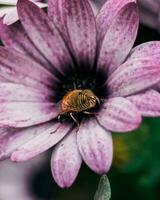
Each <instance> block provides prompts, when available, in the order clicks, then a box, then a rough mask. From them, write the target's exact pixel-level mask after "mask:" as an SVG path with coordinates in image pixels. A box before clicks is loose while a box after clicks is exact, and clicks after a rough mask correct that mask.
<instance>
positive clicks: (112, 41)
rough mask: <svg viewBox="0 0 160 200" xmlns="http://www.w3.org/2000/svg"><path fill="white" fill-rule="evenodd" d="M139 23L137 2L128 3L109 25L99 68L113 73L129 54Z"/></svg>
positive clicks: (101, 50) (102, 47) (100, 54)
mask: <svg viewBox="0 0 160 200" xmlns="http://www.w3.org/2000/svg"><path fill="white" fill-rule="evenodd" d="M138 24H139V16H138V9H137V5H136V4H135V3H130V4H127V5H126V6H124V7H123V9H121V10H120V12H119V13H118V14H117V15H116V16H115V17H114V18H113V20H112V23H110V26H109V27H108V29H107V31H106V34H105V36H104V39H103V41H102V46H101V48H100V53H99V58H98V68H101V69H105V70H106V71H108V73H112V72H113V71H114V70H115V69H116V68H117V67H118V66H119V65H120V64H121V63H122V62H123V61H124V60H125V58H126V57H127V55H128V54H129V52H130V50H131V48H132V46H133V44H134V42H135V38H136V35H137V30H138Z"/></svg>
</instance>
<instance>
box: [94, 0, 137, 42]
mask: <svg viewBox="0 0 160 200" xmlns="http://www.w3.org/2000/svg"><path fill="white" fill-rule="evenodd" d="M132 2H136V0H107V1H106V3H105V4H104V5H103V7H102V8H101V10H100V11H99V13H98V15H97V19H96V20H97V31H98V38H100V40H101V41H102V40H103V37H104V36H105V34H106V31H107V30H108V28H109V27H110V26H111V24H112V21H113V19H114V18H115V17H116V15H117V14H118V13H119V12H120V10H121V9H122V8H124V7H125V6H126V5H128V4H130V3H132Z"/></svg>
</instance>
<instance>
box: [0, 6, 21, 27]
mask: <svg viewBox="0 0 160 200" xmlns="http://www.w3.org/2000/svg"><path fill="white" fill-rule="evenodd" d="M17 20H18V13H17V8H16V7H13V8H12V10H11V11H9V12H8V13H7V14H6V15H5V17H4V18H3V23H4V24H6V25H10V24H13V23H14V22H16V21H17Z"/></svg>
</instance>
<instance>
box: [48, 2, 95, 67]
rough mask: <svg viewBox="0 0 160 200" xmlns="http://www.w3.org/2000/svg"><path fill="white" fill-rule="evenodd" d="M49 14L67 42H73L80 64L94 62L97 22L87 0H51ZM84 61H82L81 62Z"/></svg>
mask: <svg viewBox="0 0 160 200" xmlns="http://www.w3.org/2000/svg"><path fill="white" fill-rule="evenodd" d="M48 9H49V16H50V18H51V19H52V20H53V21H54V23H55V24H56V26H57V27H58V28H59V30H60V32H61V33H62V34H63V37H64V38H65V39H66V41H67V42H71V46H72V47H73V49H74V54H75V56H76V59H77V60H78V63H79V64H83V62H86V61H88V64H93V62H94V58H95V50H96V24H95V20H94V14H93V12H92V9H91V6H90V4H89V2H88V1H86V0H78V1H77V0H59V1H52V0H50V1H49V8H48ZM81 62H82V63H81Z"/></svg>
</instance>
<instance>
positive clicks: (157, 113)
mask: <svg viewBox="0 0 160 200" xmlns="http://www.w3.org/2000/svg"><path fill="white" fill-rule="evenodd" d="M127 99H128V100H129V101H131V102H132V103H133V104H134V105H136V107H137V108H138V110H139V111H140V113H141V114H142V115H143V116H145V117H160V94H159V92H157V91H155V90H149V91H147V92H145V93H142V94H137V95H133V96H129V97H127Z"/></svg>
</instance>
